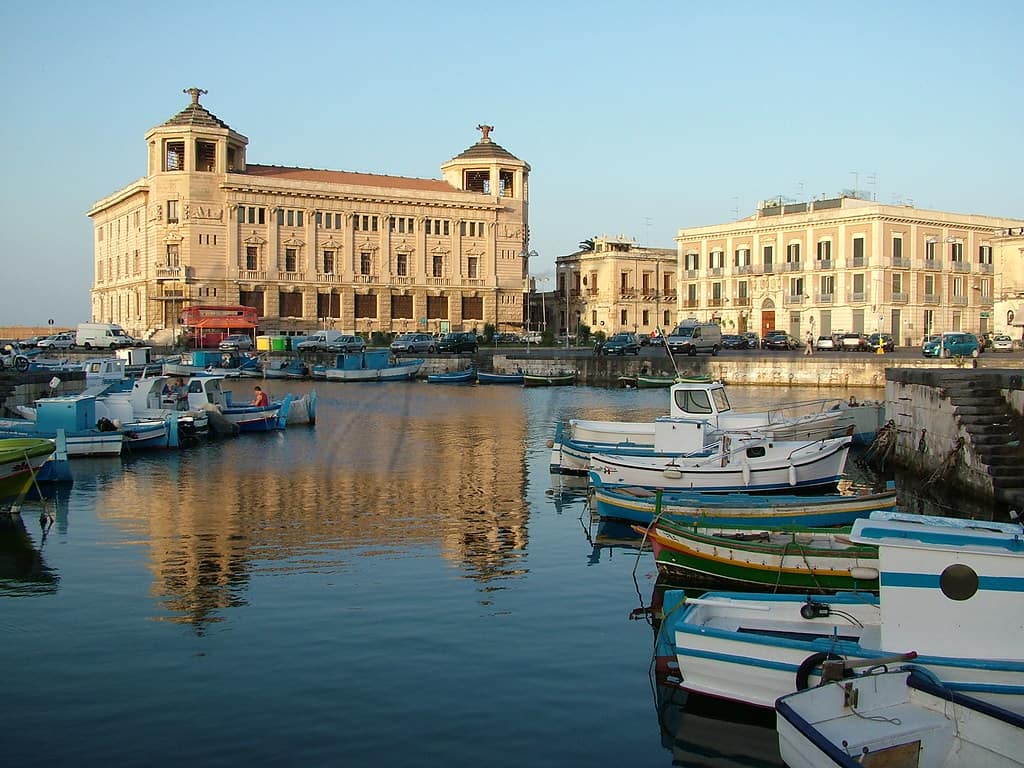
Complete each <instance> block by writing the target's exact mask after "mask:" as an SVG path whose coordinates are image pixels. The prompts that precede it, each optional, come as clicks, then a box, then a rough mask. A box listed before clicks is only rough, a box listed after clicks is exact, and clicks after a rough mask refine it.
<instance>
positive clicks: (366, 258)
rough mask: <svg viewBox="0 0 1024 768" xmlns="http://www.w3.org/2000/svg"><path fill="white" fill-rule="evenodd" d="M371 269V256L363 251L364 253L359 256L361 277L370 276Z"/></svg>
mask: <svg viewBox="0 0 1024 768" xmlns="http://www.w3.org/2000/svg"><path fill="white" fill-rule="evenodd" d="M370 267H371V262H370V254H369V253H367V252H366V251H363V252H362V253H360V254H359V274H361V275H368V274H370Z"/></svg>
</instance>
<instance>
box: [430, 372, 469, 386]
mask: <svg viewBox="0 0 1024 768" xmlns="http://www.w3.org/2000/svg"><path fill="white" fill-rule="evenodd" d="M475 381H476V369H475V368H467V369H466V370H464V371H450V372H448V373H431V374H430V375H428V376H427V383H428V384H472V383H473V382H475Z"/></svg>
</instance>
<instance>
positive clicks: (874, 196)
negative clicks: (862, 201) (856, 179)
mask: <svg viewBox="0 0 1024 768" xmlns="http://www.w3.org/2000/svg"><path fill="white" fill-rule="evenodd" d="M864 183H865V184H868V185H870V186H871V200H872V201H874V202H877V201H878V189H877V185H878V174H877V173H875V172H874V171H872V172H871V173H869V174H868V178H867V180H866V181H865V182H864Z"/></svg>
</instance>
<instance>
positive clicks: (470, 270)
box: [466, 256, 478, 278]
mask: <svg viewBox="0 0 1024 768" xmlns="http://www.w3.org/2000/svg"><path fill="white" fill-rule="evenodd" d="M476 262H477V257H476V256H470V257H469V259H467V261H466V272H467V275H466V276H467V277H472V278H475V277H478V275H477V273H476Z"/></svg>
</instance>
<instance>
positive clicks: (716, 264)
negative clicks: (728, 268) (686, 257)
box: [708, 251, 725, 269]
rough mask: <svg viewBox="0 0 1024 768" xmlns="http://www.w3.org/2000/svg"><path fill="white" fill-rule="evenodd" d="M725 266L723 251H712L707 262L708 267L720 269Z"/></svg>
mask: <svg viewBox="0 0 1024 768" xmlns="http://www.w3.org/2000/svg"><path fill="white" fill-rule="evenodd" d="M724 266H725V251H712V252H711V260H710V261H709V262H708V267H709V268H710V269H721V268H722V267H724Z"/></svg>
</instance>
